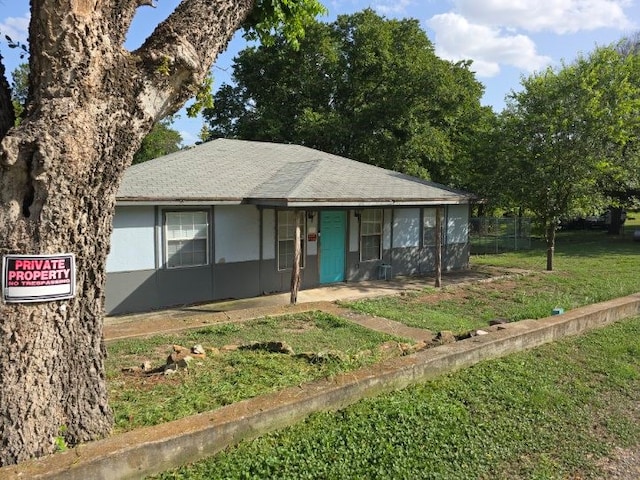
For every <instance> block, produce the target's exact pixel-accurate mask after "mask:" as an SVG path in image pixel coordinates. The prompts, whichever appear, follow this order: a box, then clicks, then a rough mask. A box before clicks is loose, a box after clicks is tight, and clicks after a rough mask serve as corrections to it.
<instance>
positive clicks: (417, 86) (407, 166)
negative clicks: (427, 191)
mask: <svg viewBox="0 0 640 480" xmlns="http://www.w3.org/2000/svg"><path fill="white" fill-rule="evenodd" d="M233 78H234V82H235V85H234V86H230V85H223V86H222V87H221V88H220V90H219V91H218V92H217V93H216V95H215V102H214V108H213V109H206V110H205V111H204V116H205V118H206V119H207V121H208V122H209V126H210V136H212V137H221V136H222V137H235V138H243V139H250V140H268V141H278V142H291V143H299V144H304V145H307V146H311V147H314V148H318V149H320V150H324V151H327V152H330V153H334V154H337V155H343V156H346V157H350V158H353V159H355V160H359V161H363V162H368V163H373V164H375V165H379V166H383V167H387V168H392V169H396V170H400V171H403V172H406V173H410V174H413V175H418V176H421V177H425V178H432V179H434V180H437V181H447V182H452V181H453V182H455V183H459V182H460V181H461V178H459V177H460V175H459V173H460V172H458V171H457V170H456V162H457V161H458V158H459V157H460V156H464V155H467V154H468V152H466V151H464V149H465V148H467V147H468V146H469V145H470V144H471V143H472V142H469V141H467V137H468V136H469V135H473V134H474V133H475V125H476V123H477V122H478V121H480V119H481V118H483V116H484V115H487V114H488V113H489V112H490V110H489V109H486V108H484V109H483V107H481V106H480V98H481V96H482V93H483V87H482V85H481V84H480V83H479V82H477V81H476V79H475V78H474V75H473V73H472V72H471V71H470V69H469V63H468V62H460V63H451V62H448V61H445V60H442V59H440V58H438V57H437V56H436V55H435V53H434V48H433V45H432V43H431V42H430V41H429V39H428V37H427V35H426V33H425V32H424V31H423V30H422V29H421V28H420V25H419V22H418V21H417V20H414V19H405V20H388V19H385V18H384V17H381V16H379V15H377V14H376V13H375V12H373V11H372V10H364V11H362V12H359V13H355V14H353V15H343V16H340V17H339V18H338V19H337V20H336V21H335V22H333V23H330V24H327V23H315V24H314V25H312V26H310V27H309V28H308V29H307V34H306V36H305V38H304V39H302V40H301V41H300V48H299V50H293V49H292V48H291V46H289V45H287V44H286V42H285V41H284V39H283V38H278V37H276V38H275V41H274V43H273V44H271V45H263V46H259V47H252V48H247V49H245V50H243V51H242V52H240V54H239V55H238V57H236V59H235V66H234V75H233Z"/></svg>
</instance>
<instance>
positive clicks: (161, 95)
mask: <svg viewBox="0 0 640 480" xmlns="http://www.w3.org/2000/svg"><path fill="white" fill-rule="evenodd" d="M254 1H255V0H235V1H234V0H183V1H182V2H181V3H180V5H179V6H178V7H177V9H176V11H175V12H174V13H173V14H172V15H171V16H170V17H169V18H168V19H167V20H166V21H165V22H163V23H162V24H160V25H159V26H158V27H157V28H156V30H155V31H154V33H153V34H152V35H151V36H150V37H149V39H148V40H147V41H146V42H145V44H144V45H143V46H142V47H140V48H139V49H138V50H136V51H133V52H128V51H127V50H125V49H124V48H123V42H124V39H125V36H126V34H127V30H128V28H129V26H130V24H131V20H132V18H133V16H134V13H135V11H136V9H137V8H138V7H139V6H140V5H142V4H149V3H150V2H149V1H148V0H62V1H61V0H31V24H30V27H29V49H30V59H29V63H30V65H29V66H30V79H29V81H30V93H29V98H28V101H27V105H26V115H25V117H24V118H23V119H22V121H21V123H20V125H19V126H18V127H14V128H10V129H8V130H7V121H9V122H10V123H12V120H11V119H10V120H7V118H9V117H10V116H9V115H8V110H7V108H8V107H7V106H6V99H7V98H8V86H7V85H6V79H5V76H4V75H0V77H1V80H0V108H1V109H2V110H1V111H0V140H1V142H0V254H1V255H5V254H8V253H20V254H55V253H74V254H75V255H76V264H77V277H76V290H77V295H76V297H75V298H73V299H70V300H61V301H53V302H47V303H35V304H26V303H22V304H20V303H2V304H0V465H7V464H11V463H16V462H19V461H22V460H25V459H27V458H30V457H33V456H39V455H43V454H47V453H51V452H53V451H54V449H55V439H56V437H58V436H59V435H63V436H64V438H65V440H66V442H67V443H68V444H76V443H78V442H83V441H87V440H91V439H95V438H97V437H100V436H104V435H105V434H107V433H108V432H109V431H110V429H111V426H112V415H111V412H110V410H109V407H108V404H107V390H106V386H105V378H104V368H103V360H104V357H105V348H104V344H103V341H102V327H103V299H104V286H105V268H104V265H105V259H106V255H107V253H108V250H109V238H110V234H111V220H112V215H113V211H114V206H115V195H116V192H117V189H118V186H119V183H120V179H121V177H122V175H123V172H124V170H125V168H126V167H127V166H128V165H129V164H130V162H131V159H132V157H133V154H134V152H135V151H136V150H137V149H138V146H139V145H140V142H141V140H142V138H143V137H144V136H145V135H146V133H148V131H149V130H150V129H151V127H152V124H153V123H154V122H155V121H157V120H159V119H161V118H163V117H164V116H166V115H167V114H170V113H173V112H175V111H176V110H177V109H178V108H180V107H181V106H182V104H183V103H184V102H185V101H186V100H187V99H188V98H190V97H191V96H193V93H194V92H195V91H196V89H197V88H198V86H199V85H201V84H202V82H203V81H204V79H205V77H206V75H207V73H208V71H209V69H210V67H211V64H212V63H213V61H214V60H215V57H216V56H217V54H218V53H219V52H220V51H221V50H223V49H224V47H225V46H226V44H227V42H228V41H229V40H230V38H231V36H232V35H233V33H234V32H235V31H236V30H238V28H239V27H240V26H241V24H242V23H243V21H244V20H245V19H246V18H247V16H248V14H249V13H250V12H251V10H252V8H253V6H254ZM194 19H195V20H194ZM2 73H4V68H2V69H1V70H0V74H2ZM9 126H10V125H9Z"/></svg>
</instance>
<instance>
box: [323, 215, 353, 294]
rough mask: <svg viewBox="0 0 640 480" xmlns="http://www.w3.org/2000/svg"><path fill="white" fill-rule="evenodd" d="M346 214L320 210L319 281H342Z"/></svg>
mask: <svg viewBox="0 0 640 480" xmlns="http://www.w3.org/2000/svg"><path fill="white" fill-rule="evenodd" d="M346 238H347V216H346V214H345V212H331V211H329V212H320V283H335V282H343V281H344V265H345V243H346Z"/></svg>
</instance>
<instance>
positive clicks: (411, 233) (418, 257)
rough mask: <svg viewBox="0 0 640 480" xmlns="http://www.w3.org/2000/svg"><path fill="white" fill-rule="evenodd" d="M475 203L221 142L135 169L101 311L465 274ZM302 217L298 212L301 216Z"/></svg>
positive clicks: (313, 153) (314, 158)
mask: <svg viewBox="0 0 640 480" xmlns="http://www.w3.org/2000/svg"><path fill="white" fill-rule="evenodd" d="M472 200H473V196H472V195H471V194H469V193H466V192H461V191H456V190H453V189H450V188H447V187H445V186H443V185H439V184H435V183H433V182H428V181H425V180H421V179H418V178H414V177H410V176H407V175H403V174H400V173H397V172H394V171H390V170H385V169H383V168H379V167H375V166H372V165H367V164H364V163H360V162H356V161H353V160H349V159H346V158H342V157H339V156H336V155H330V154H328V153H323V152H321V151H318V150H314V149H311V148H307V147H303V146H298V145H283V144H275V143H265V142H252V141H242V140H227V139H217V140H213V141H210V142H208V143H205V144H202V145H199V146H196V147H193V148H191V149H187V150H182V151H179V152H176V153H173V154H171V155H167V156H164V157H161V158H157V159H154V160H151V161H148V162H145V163H141V164H138V165H133V166H132V167H130V168H129V169H128V170H127V172H126V174H125V176H124V179H123V182H122V185H121V187H120V190H119V192H118V196H117V204H116V212H115V217H114V221H113V234H112V237H111V251H110V254H109V256H108V259H107V288H106V310H107V313H109V314H118V313H125V312H136V311H145V310H151V309H157V308H162V307H169V306H175V305H184V304H191V303H197V302H204V301H215V300H221V299H229V298H247V297H254V296H259V295H263V294H268V293H273V292H286V291H288V290H289V286H290V280H291V268H292V264H293V252H294V234H295V220H296V212H298V218H303V219H304V221H303V222H301V223H302V235H301V237H302V262H301V263H302V273H301V277H302V284H301V289H305V288H313V287H317V286H319V285H323V284H331V283H337V282H358V281H362V280H368V279H378V278H381V277H388V276H391V275H393V276H396V275H419V274H427V273H429V272H434V271H435V261H434V258H435V252H436V250H435V243H436V242H435V214H436V207H442V209H443V210H442V211H443V212H444V218H443V223H442V225H443V229H442V231H443V250H442V268H443V270H444V271H447V270H460V269H465V268H467V267H468V261H469V243H468V222H469V205H470V202H471V201H472ZM300 212H303V213H300Z"/></svg>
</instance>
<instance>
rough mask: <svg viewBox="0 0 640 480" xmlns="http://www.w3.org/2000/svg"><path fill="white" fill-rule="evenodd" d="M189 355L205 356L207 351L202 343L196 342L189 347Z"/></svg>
mask: <svg viewBox="0 0 640 480" xmlns="http://www.w3.org/2000/svg"><path fill="white" fill-rule="evenodd" d="M191 356H192V357H194V358H205V357H206V356H207V352H205V350H204V347H203V346H202V345H200V344H197V345H194V346H193V347H191Z"/></svg>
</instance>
